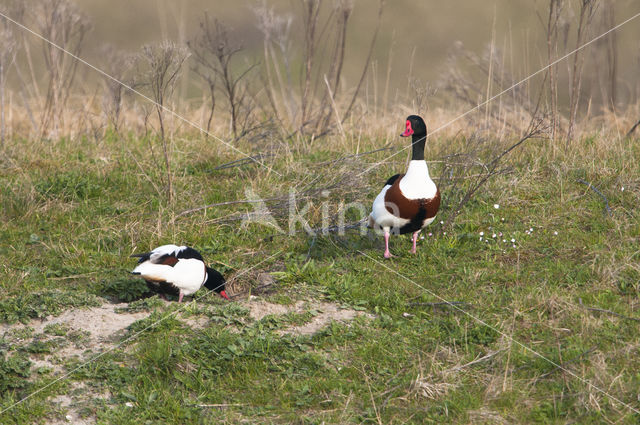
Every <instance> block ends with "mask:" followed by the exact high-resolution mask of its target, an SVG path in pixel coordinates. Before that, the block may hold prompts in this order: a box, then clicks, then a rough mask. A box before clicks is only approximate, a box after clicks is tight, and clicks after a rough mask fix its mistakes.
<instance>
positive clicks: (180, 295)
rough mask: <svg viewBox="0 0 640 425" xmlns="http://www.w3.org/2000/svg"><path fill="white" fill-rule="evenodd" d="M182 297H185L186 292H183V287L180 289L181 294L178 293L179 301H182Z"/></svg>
mask: <svg viewBox="0 0 640 425" xmlns="http://www.w3.org/2000/svg"><path fill="white" fill-rule="evenodd" d="M182 297H184V293H183V292H182V289H181V290H180V294H179V295H178V302H179V303H181V302H182Z"/></svg>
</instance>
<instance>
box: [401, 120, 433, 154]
mask: <svg viewBox="0 0 640 425" xmlns="http://www.w3.org/2000/svg"><path fill="white" fill-rule="evenodd" d="M400 136H402V137H409V136H412V137H411V146H412V148H413V152H412V155H411V159H412V160H414V161H420V160H423V159H424V144H425V141H426V139H427V125H426V124H425V123H424V120H423V119H422V118H421V117H419V116H418V115H409V116H408V117H407V123H406V127H405V130H404V133H402V134H401V135H400Z"/></svg>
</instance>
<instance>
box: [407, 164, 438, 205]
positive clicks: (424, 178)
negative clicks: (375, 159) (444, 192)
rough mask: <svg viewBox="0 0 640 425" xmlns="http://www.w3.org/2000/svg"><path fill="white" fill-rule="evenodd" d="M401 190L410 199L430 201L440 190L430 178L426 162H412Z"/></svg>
mask: <svg viewBox="0 0 640 425" xmlns="http://www.w3.org/2000/svg"><path fill="white" fill-rule="evenodd" d="M400 190H401V191H402V194H403V195H404V196H406V197H407V198H409V199H430V198H433V197H434V196H435V195H436V191H437V190H438V189H437V187H436V185H435V183H434V182H433V180H431V177H430V176H429V167H428V166H427V163H426V161H424V160H412V161H411V162H410V163H409V168H407V172H406V174H405V175H404V177H402V180H400Z"/></svg>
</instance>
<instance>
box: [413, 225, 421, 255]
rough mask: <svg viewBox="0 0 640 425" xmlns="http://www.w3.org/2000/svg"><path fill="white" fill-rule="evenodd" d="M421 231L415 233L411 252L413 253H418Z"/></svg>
mask: <svg viewBox="0 0 640 425" xmlns="http://www.w3.org/2000/svg"><path fill="white" fill-rule="evenodd" d="M419 233H420V231H419V230H418V231H417V232H414V233H413V247H412V248H411V253H412V254H415V253H416V242H417V241H418V234H419Z"/></svg>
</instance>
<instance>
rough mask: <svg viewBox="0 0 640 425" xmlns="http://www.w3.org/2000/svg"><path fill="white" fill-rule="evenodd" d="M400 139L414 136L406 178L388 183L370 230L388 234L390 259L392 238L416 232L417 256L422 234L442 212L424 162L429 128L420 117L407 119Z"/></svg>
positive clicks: (375, 205) (371, 217)
mask: <svg viewBox="0 0 640 425" xmlns="http://www.w3.org/2000/svg"><path fill="white" fill-rule="evenodd" d="M400 136H402V137H409V136H412V142H411V146H412V148H413V153H412V156H411V162H410V163H409V168H408V169H407V172H406V174H396V175H395V176H393V177H391V178H390V179H389V180H387V182H386V183H385V185H384V187H383V188H382V191H381V192H380V193H379V194H378V196H377V197H376V199H375V200H374V201H373V209H372V211H371V214H370V215H369V227H373V228H376V229H382V231H383V232H384V243H385V250H384V258H390V257H391V252H389V235H390V233H394V234H398V233H399V234H404V233H410V232H413V247H412V248H411V253H413V254H415V253H416V241H417V239H418V234H419V233H420V230H422V229H423V228H424V227H426V226H428V225H429V224H431V222H432V221H433V220H434V219H435V217H436V213H437V212H438V208H440V191H439V190H438V187H437V186H436V184H435V183H434V182H433V180H431V177H429V168H428V167H427V163H426V161H425V160H424V145H425V140H426V138H427V126H426V125H425V123H424V121H423V120H422V118H420V117H419V116H417V115H410V116H409V117H407V123H406V129H405V131H404V133H402V134H401V135H400Z"/></svg>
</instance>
